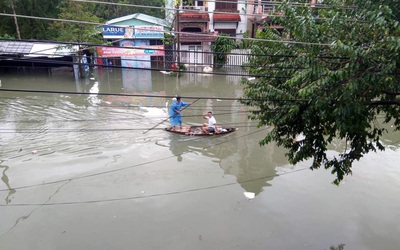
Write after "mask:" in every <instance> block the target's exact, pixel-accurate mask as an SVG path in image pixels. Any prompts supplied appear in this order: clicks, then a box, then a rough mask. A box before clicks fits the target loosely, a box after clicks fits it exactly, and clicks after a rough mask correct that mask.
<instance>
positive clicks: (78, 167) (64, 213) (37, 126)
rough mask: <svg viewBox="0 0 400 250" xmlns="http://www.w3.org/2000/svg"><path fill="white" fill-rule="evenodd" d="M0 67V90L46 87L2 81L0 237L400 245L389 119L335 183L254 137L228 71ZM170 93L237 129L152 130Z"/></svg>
mask: <svg viewBox="0 0 400 250" xmlns="http://www.w3.org/2000/svg"><path fill="white" fill-rule="evenodd" d="M0 80H1V85H2V86H1V89H2V90H4V89H20V90H46V91H49V92H51V93H46V92H45V93H43V92H4V91H0V136H1V137H0V138H1V140H0V145H1V151H0V175H1V181H0V249H7V250H10V249H18V250H25V249H30V250H31V249H40V250H53V249H57V250H64V249H65V250H70V249H87V250H91V249H93V250H94V249H95V250H98V249H174V250H176V249H229V250H230V249H318V250H324V249H329V248H330V247H331V246H335V247H338V246H339V245H340V244H345V245H344V249H351V250H358V249H359V250H365V249H367V250H368V249H371V250H372V249H386V250H390V249H393V250H395V249H396V250H397V249H400V238H399V235H400V224H399V221H400V195H399V193H400V168H399V159H400V135H399V133H398V132H393V131H392V130H393V128H391V127H390V126H388V130H389V131H390V132H389V134H387V135H385V136H384V138H383V143H384V144H385V145H386V146H387V148H386V150H385V151H383V152H377V153H370V154H368V155H366V156H365V157H364V158H362V159H361V160H360V161H359V162H356V163H354V167H353V175H352V176H347V177H346V178H345V180H344V181H343V183H342V184H341V185H340V186H339V187H337V186H335V185H333V184H332V183H331V182H332V181H333V179H334V176H332V175H331V174H330V172H329V171H327V170H324V169H320V170H314V171H311V170H309V168H308V167H309V166H310V162H302V163H301V164H298V165H295V166H293V165H290V164H288V162H287V160H286V158H285V156H284V154H285V150H284V149H282V148H278V147H276V146H275V145H273V144H269V145H267V146H264V147H260V146H259V145H258V141H259V140H260V139H261V138H262V137H263V136H265V135H266V134H267V133H268V130H269V129H270V128H267V127H264V128H257V127H256V125H257V124H256V122H254V121H249V120H248V119H247V109H246V107H244V106H242V105H241V104H240V103H239V102H237V101H232V100H226V99H224V97H233V98H238V97H241V95H242V86H241V85H240V81H239V78H237V77H233V76H226V75H214V76H210V75H203V74H185V75H184V76H182V77H181V78H178V79H177V78H174V77H171V76H167V75H163V74H161V73H160V72H150V71H147V72H145V71H143V72H121V71H120V70H117V69H113V70H98V71H96V72H94V73H93V74H92V75H91V76H90V79H87V80H81V81H80V82H76V81H75V80H74V79H73V77H72V76H51V77H49V76H32V75H31V76H24V75H3V76H0ZM73 92H75V93H76V92H78V94H73ZM101 93H108V94H110V95H102V94H101ZM112 94H140V95H148V96H147V97H143V96H123V95H112ZM175 94H180V95H182V96H184V97H185V98H184V99H183V101H187V102H193V101H195V103H194V104H193V105H192V106H191V107H189V108H187V109H185V111H183V114H184V117H183V120H184V123H187V124H200V123H203V122H204V121H203V119H202V117H201V115H202V114H203V113H206V112H207V111H209V110H212V111H213V112H214V114H215V117H216V118H217V121H218V123H219V124H226V125H232V126H235V127H238V128H239V130H238V131H236V132H235V133H232V134H229V135H224V136H221V137H207V138H204V137H189V136H180V135H175V134H169V133H168V132H165V131H163V130H162V128H164V127H166V126H168V122H167V121H166V119H167V117H168V115H167V113H166V105H167V102H169V103H170V98H166V97H163V98H155V97H154V96H172V95H175ZM191 97H192V98H191ZM199 97H202V98H200V99H199ZM203 98H204V99H203ZM343 148H344V145H343V143H341V142H337V143H335V144H334V145H332V150H331V151H330V152H329V153H330V154H331V155H335V154H338V152H337V151H341V150H343ZM245 192H249V193H254V194H255V197H254V199H248V198H246V196H245Z"/></svg>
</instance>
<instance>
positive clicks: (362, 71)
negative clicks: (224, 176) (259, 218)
mask: <svg viewBox="0 0 400 250" xmlns="http://www.w3.org/2000/svg"><path fill="white" fill-rule="evenodd" d="M304 2H305V1H304ZM307 2H309V1H307ZM288 3H289V2H286V1H285V2H283V4H282V5H281V6H280V7H279V9H278V11H280V12H281V13H284V15H282V16H278V17H275V18H273V19H272V22H273V23H274V24H278V25H280V26H283V27H285V32H284V34H286V35H284V36H282V34H281V33H279V32H278V31H277V30H274V29H271V28H269V27H268V25H266V27H265V29H263V31H260V32H259V33H258V38H260V39H265V41H256V42H254V43H253V45H252V54H256V55H265V56H254V57H252V58H251V61H250V63H251V64H252V65H260V67H258V68H256V67H252V68H251V69H250V73H251V74H252V75H255V76H262V77H256V79H255V80H248V79H244V80H243V82H244V84H245V94H244V96H245V98H247V99H245V100H243V103H244V104H246V105H248V106H250V107H254V109H253V111H252V114H251V119H253V120H258V121H259V124H258V125H259V126H260V127H261V126H265V125H273V129H272V131H271V132H270V133H269V134H268V135H267V136H266V137H265V138H263V139H262V140H261V142H260V143H261V144H262V145H264V144H267V143H270V142H272V141H275V142H277V144H278V145H280V146H283V147H285V148H287V149H288V154H287V156H288V159H289V161H290V162H291V163H293V164H296V163H298V162H301V161H304V160H307V159H312V164H311V168H312V169H316V168H320V167H324V168H326V169H330V170H331V172H332V173H333V174H335V175H336V179H335V181H334V183H335V184H339V183H340V181H342V180H343V177H344V176H345V175H348V174H351V173H352V163H353V162H354V161H357V160H359V159H360V158H361V157H363V155H365V154H367V153H368V152H370V151H376V150H384V148H385V146H384V145H382V143H381V141H380V137H381V136H382V134H384V133H386V132H388V131H387V130H386V129H385V127H384V124H387V123H389V126H387V127H390V126H393V129H394V130H399V129H400V81H399V80H400V68H399V65H400V36H399V35H400V25H399V20H400V18H399V17H400V14H399V13H400V12H399V11H400V2H399V1H394V0H383V1H366V0H330V1H324V4H328V5H330V6H333V7H331V8H329V9H326V8H310V6H309V5H308V4H304V5H303V6H294V5H291V4H288ZM337 139H338V140H343V141H345V142H346V145H347V146H346V149H345V150H344V151H343V152H341V153H340V154H339V155H336V156H332V155H330V156H328V146H329V145H331V143H332V142H333V141H334V140H337Z"/></svg>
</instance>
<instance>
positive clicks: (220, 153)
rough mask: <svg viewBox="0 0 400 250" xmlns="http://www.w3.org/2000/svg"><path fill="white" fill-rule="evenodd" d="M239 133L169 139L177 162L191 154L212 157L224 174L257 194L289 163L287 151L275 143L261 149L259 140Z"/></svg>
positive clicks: (172, 136) (173, 136)
mask: <svg viewBox="0 0 400 250" xmlns="http://www.w3.org/2000/svg"><path fill="white" fill-rule="evenodd" d="M235 133H236V132H235ZM235 133H233V134H229V135H224V136H215V137H200V136H198V137H196V136H184V135H176V134H170V135H169V137H168V138H167V140H169V149H170V151H171V152H172V154H173V155H175V156H176V159H177V161H183V160H185V154H186V153H188V152H195V153H197V154H200V155H203V156H206V157H208V158H211V159H213V162H216V163H218V165H219V166H220V168H221V169H222V170H223V171H224V174H228V175H233V176H235V177H236V180H237V182H238V183H239V184H240V185H241V186H242V187H243V189H244V190H245V191H248V192H253V193H255V194H256V195H257V194H259V193H261V192H262V191H263V189H264V187H266V186H269V185H270V184H268V182H270V181H271V180H272V179H273V178H274V177H275V176H277V172H276V169H275V168H276V166H277V164H280V165H284V164H287V161H286V159H285V157H284V150H283V149H279V148H276V147H275V146H273V145H272V144H271V145H269V146H266V147H260V146H258V144H257V143H254V142H255V141H256V140H257V139H258V137H256V138H253V137H252V136H249V137H248V138H246V135H244V136H243V134H240V133H236V134H235ZM167 143H168V142H167Z"/></svg>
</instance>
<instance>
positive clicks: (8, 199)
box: [0, 162, 16, 204]
mask: <svg viewBox="0 0 400 250" xmlns="http://www.w3.org/2000/svg"><path fill="white" fill-rule="evenodd" d="M1 163H2V162H0V168H3V169H4V170H3V173H2V176H1V180H2V181H3V183H4V184H5V185H6V186H7V189H8V195H7V196H6V198H5V199H4V200H5V201H6V204H9V203H10V202H11V199H12V198H11V196H12V195H13V194H15V193H16V190H15V189H13V188H11V186H10V180H9V178H8V176H7V174H6V172H7V170H8V169H9V167H8V166H5V165H1Z"/></svg>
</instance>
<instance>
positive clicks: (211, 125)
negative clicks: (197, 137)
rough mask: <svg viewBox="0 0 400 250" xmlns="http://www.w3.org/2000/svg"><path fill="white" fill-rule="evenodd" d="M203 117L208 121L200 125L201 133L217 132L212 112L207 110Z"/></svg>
mask: <svg viewBox="0 0 400 250" xmlns="http://www.w3.org/2000/svg"><path fill="white" fill-rule="evenodd" d="M203 118H204V119H207V120H208V123H204V124H203V127H202V131H203V133H206V134H209V133H216V134H219V130H218V128H217V121H216V120H215V118H214V116H213V113H212V112H211V111H209V112H208V113H207V115H205V116H203Z"/></svg>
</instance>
